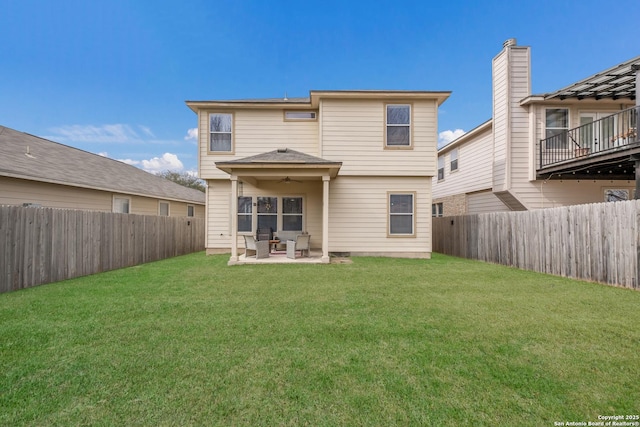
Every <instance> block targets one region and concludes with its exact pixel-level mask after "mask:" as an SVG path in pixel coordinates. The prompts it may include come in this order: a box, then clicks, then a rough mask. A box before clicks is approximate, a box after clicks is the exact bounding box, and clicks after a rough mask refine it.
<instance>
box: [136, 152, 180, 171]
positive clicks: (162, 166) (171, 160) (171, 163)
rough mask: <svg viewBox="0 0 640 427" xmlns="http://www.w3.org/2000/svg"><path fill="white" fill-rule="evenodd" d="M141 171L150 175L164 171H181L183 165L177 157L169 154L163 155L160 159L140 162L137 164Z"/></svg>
mask: <svg viewBox="0 0 640 427" xmlns="http://www.w3.org/2000/svg"><path fill="white" fill-rule="evenodd" d="M139 163H140V165H142V169H144V170H145V171H147V172H151V173H158V172H162V171H166V170H170V171H178V172H179V171H181V170H182V169H184V165H183V164H182V162H181V161H180V159H178V156H176V155H175V154H171V153H164V154H163V155H162V157H154V158H152V159H150V160H142V161H141V162H139Z"/></svg>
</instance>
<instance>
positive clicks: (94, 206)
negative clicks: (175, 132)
mask: <svg viewBox="0 0 640 427" xmlns="http://www.w3.org/2000/svg"><path fill="white" fill-rule="evenodd" d="M0 205H20V206H41V207H52V208H63V209H82V210H92V211H105V212H122V213H132V214H140V215H166V216H193V217H200V218H202V217H204V205H205V195H204V193H202V192H201V191H198V190H194V189H192V188H187V187H184V186H181V185H178V184H176V183H174V182H172V181H169V180H166V179H164V178H161V177H159V176H156V175H152V174H150V173H147V172H145V171H143V170H141V169H138V168H136V167H134V166H130V165H127V164H125V163H122V162H119V161H117V160H112V159H109V158H107V157H103V156H99V155H97V154H92V153H88V152H86V151H82V150H78V149H76V148H73V147H69V146H66V145H62V144H58V143H56V142H53V141H49V140H46V139H43V138H39V137H37V136H33V135H29V134H26V133H22V132H18V131H15V130H13V129H9V128H6V127H2V126H0Z"/></svg>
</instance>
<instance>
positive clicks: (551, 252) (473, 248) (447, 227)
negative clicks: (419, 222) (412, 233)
mask: <svg viewBox="0 0 640 427" xmlns="http://www.w3.org/2000/svg"><path fill="white" fill-rule="evenodd" d="M451 221H452V217H443V218H433V222H432V224H433V251H434V252H440V253H444V254H448V255H454V256H459V257H464V258H471V259H478V260H481V261H487V262H493V263H498V264H504V265H510V266H514V267H518V268H523V269H527V270H533V271H539V272H542V273H549V274H555V275H559V276H567V277H575V278H578V279H585V280H592V281H597V282H601V283H607V284H611V285H616V286H623V287H627V288H634V289H639V288H640V286H639V283H638V279H639V276H640V265H639V261H638V260H639V259H640V201H639V200H630V201H624V202H615V203H598V204H589V205H575V206H570V207H561V208H550V209H541V210H535V211H528V212H506V213H504V212H500V213H497V212H496V213H486V214H478V215H467V216H464V217H456V219H455V220H454V221H453V222H451ZM452 241H455V244H453V243H452Z"/></svg>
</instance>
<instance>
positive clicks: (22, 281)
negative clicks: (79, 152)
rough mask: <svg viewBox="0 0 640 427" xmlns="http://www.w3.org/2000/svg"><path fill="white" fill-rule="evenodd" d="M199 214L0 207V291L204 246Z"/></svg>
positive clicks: (180, 252) (111, 268)
mask: <svg viewBox="0 0 640 427" xmlns="http://www.w3.org/2000/svg"><path fill="white" fill-rule="evenodd" d="M204 239H205V233H204V219H203V218H191V217H190V218H187V217H165V216H148V215H131V214H119V213H111V212H93V211H81V210H63V209H52V208H31V207H28V208H25V207H20V206H0V251H1V252H0V292H8V291H13V290H16V289H22V288H28V287H31V286H36V285H41V284H44V283H51V282H56V281H59V280H64V279H70V278H73V277H78V276H85V275H88V274H94V273H99V272H102V271H108V270H114V269H117V268H122V267H130V266H134V265H138V264H143V263H145V262H150V261H157V260H160V259H164V258H170V257H174V256H178V255H184V254H188V253H191V252H196V251H201V250H203V249H204Z"/></svg>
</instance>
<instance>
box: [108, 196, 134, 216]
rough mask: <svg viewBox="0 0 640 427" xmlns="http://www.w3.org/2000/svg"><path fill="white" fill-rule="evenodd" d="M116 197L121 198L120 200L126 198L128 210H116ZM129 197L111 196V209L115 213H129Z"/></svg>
mask: <svg viewBox="0 0 640 427" xmlns="http://www.w3.org/2000/svg"><path fill="white" fill-rule="evenodd" d="M117 199H122V200H127V201H128V202H129V212H120V211H117V210H116V200H117ZM131 207H132V206H131V197H125V196H116V195H114V196H113V200H112V204H111V211H112V212H116V213H131Z"/></svg>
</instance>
